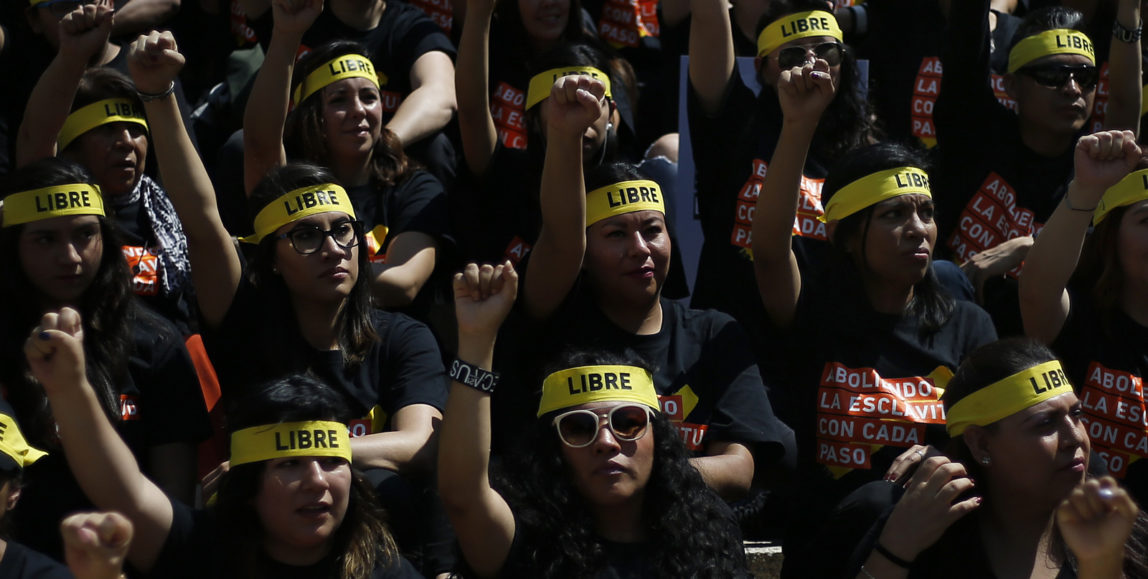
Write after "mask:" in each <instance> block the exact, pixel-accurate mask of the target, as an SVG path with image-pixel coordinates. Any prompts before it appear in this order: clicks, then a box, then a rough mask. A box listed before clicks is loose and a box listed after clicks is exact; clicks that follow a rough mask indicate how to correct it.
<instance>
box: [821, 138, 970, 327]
mask: <svg viewBox="0 0 1148 579" xmlns="http://www.w3.org/2000/svg"><path fill="white" fill-rule="evenodd" d="M896 167H917V168H920V169H926V170H927V168H928V165H927V164H926V163H925V162H924V159H923V158H921V156H920V155H919V154H917V153H916V152H915V151H913V150H912V149H909V148H908V147H905V146H904V145H899V144H896V143H879V144H876V145H870V146H868V147H864V148H861V149H858V150H856V151H853V152H850V153H849V154H847V155H845V156H844V157H842V158H841V160H840V161H838V163H837V164H836V165H834V167H833V169H832V170H830V172H829V176H828V177H827V178H826V179H825V186H824V187H823V188H822V190H821V201H822V204H827V203H828V202H829V200H830V199H832V198H833V195H834V194H836V193H837V192H838V191H840V190H841V189H842V188H844V187H845V186H846V185H848V184H850V183H852V182H854V181H856V180H858V179H860V178H862V177H865V176H866V175H870V174H872V173H876V172H878V171H884V170H887V169H894V168H896ZM872 216H873V207H872V206H870V207H867V208H865V209H863V210H861V211H858V212H857V213H854V214H852V215H850V216H848V217H846V218H844V219H842V220H841V221H839V222H838V223H837V229H836V230H835V231H834V232H833V238H832V239H830V241H831V242H832V244H833V248H834V250H833V252H832V254H831V256H832V257H831V259H830V260H829V263H828V264H827V265H828V267H829V268H832V271H833V272H834V273H841V272H844V273H845V274H846V275H847V276H850V277H853V278H855V279H858V280H859V279H860V277H859V274H860V273H861V272H859V271H857V267H856V265H855V264H854V261H853V259H851V257H850V256H849V254H847V253H846V252H845V247H846V244H847V242H848V240H849V239H850V238H852V237H853V236H859V238H860V239H861V248H860V252H861V255H862V256H864V255H865V243H866V238H867V237H868V234H869V225H870V223H871V221H872V219H871V218H872ZM933 249H934V251H935V250H936V248H935V247H934V248H933ZM837 285H838V286H839V287H843V288H844V287H850V288H852V287H857V286H854V285H851V284H847V283H845V284H837ZM855 299H856V298H855ZM954 307H955V304H954V302H953V298H952V297H951V296H950V295H949V294H948V292H946V291H945V289H944V288H943V287H942V286H941V282H940V281H939V280H938V279H937V274H936V272H934V270H933V266H932V263H931V262H930V264H929V268H928V270H927V271H926V272H925V277H924V278H923V279H921V281H919V282H917V284H916V285H915V286H913V299H912V301H910V302H909V305H908V307H907V308H906V310H905V314H906V315H908V316H912V317H917V318H919V319H920V322H921V329H922V331H924V332H926V333H933V332H936V331H937V330H940V329H941V327H942V326H944V325H945V323H946V322H948V321H949V318H950V317H951V316H952V314H953V308H954Z"/></svg>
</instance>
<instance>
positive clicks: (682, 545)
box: [439, 264, 745, 577]
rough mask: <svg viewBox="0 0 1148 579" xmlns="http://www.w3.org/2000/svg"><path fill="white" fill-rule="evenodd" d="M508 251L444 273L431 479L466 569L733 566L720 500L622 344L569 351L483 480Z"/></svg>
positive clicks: (578, 572) (513, 282)
mask: <svg viewBox="0 0 1148 579" xmlns="http://www.w3.org/2000/svg"><path fill="white" fill-rule="evenodd" d="M517 281H518V279H517V275H516V274H515V272H514V269H513V268H512V267H511V266H510V265H509V264H504V265H499V266H497V267H491V266H489V265H485V266H482V267H481V268H480V267H478V266H477V265H474V264H471V265H469V266H467V268H466V269H465V271H464V272H463V273H460V274H458V275H456V276H455V282H454V291H455V306H456V312H457V316H458V325H459V350H458V360H457V361H456V362H455V363H454V364H453V366H452V373H451V374H452V377H453V378H454V380H455V381H454V382H453V383H452V385H451V392H450V397H449V399H448V401H447V406H448V410H447V412H448V414H449V415H450V420H449V421H446V422H444V424H443V429H442V441H441V442H442V444H441V445H440V447H439V449H440V451H439V488H440V492H441V493H442V496H443V499H444V501H445V502H446V503H447V510H448V513H449V514H450V517H451V521H452V522H453V523H454V527H455V530H456V532H457V534H458V539H459V544H460V545H461V547H462V553H463V556H464V558H465V560H466V563H467V564H468V566H469V567H470V570H471V571H472V572H473V573H474V575H476V576H478V577H538V576H541V577H597V576H602V577H612V576H626V577H703V576H704V577H741V576H744V575H745V573H744V565H745V563H744V554H743V550H742V547H741V541H740V537H739V534H738V531H737V526H736V525H735V524H734V522H733V520H732V515H731V513H730V512H729V510H728V509H727V508H726V507H725V506H724V505H723V504H722V502H721V500H720V499H718V498H717V496H716V495H715V494H713V493H712V492H711V491H709V490H708V489H707V488H706V486H705V483H704V482H703V481H702V479H701V477H700V476H699V475H698V472H697V471H696V470H695V469H694V468H693V467H692V466H690V464H689V462H687V459H686V457H687V454H686V449H685V448H684V447H683V445H682V444H681V442H680V440H679V439H678V436H677V434H676V433H675V431H674V429H673V427H672V426H671V423H670V422H669V420H668V419H667V417H666V416H665V415H663V414H662V413H661V412H659V411H658V399H657V395H656V394H655V392H654V385H653V377H652V376H651V374H650V373H649V371H648V370H646V369H645V368H642V367H639V366H635V365H634V363H633V361H632V359H630V358H627V356H626V355H624V354H622V355H619V354H605V355H596V354H588V353H581V354H574V355H570V356H567V357H566V358H565V359H563V360H562V361H561V363H559V364H556V365H555V367H554V371H553V372H551V373H550V374H549V375H548V376H547V377H546V379H545V380H544V382H543V384H542V400H541V404H540V405H539V407H538V409H537V416H538V419H537V420H536V421H535V422H534V424H533V428H531V429H530V430H529V431H528V433H527V434H526V435H525V438H524V442H525V443H526V444H527V446H529V447H530V449H531V451H530V452H529V453H522V454H520V455H517V459H515V457H507V461H506V463H505V466H506V471H505V472H504V473H502V472H500V473H497V475H496V476H495V478H494V479H493V480H494V484H493V486H492V484H491V480H492V479H491V477H490V464H489V449H490V429H491V419H490V394H491V393H492V392H493V391H494V390H495V387H496V386H497V381H498V376H497V375H494V374H492V373H491V372H490V370H491V363H492V352H493V349H494V338H495V335H496V334H497V333H498V330H499V327H500V325H501V324H502V322H503V320H504V319H505V318H506V316H507V314H508V313H509V311H510V309H511V307H512V306H513V304H514V299H515V294H516V292H517V287H516V286H517Z"/></svg>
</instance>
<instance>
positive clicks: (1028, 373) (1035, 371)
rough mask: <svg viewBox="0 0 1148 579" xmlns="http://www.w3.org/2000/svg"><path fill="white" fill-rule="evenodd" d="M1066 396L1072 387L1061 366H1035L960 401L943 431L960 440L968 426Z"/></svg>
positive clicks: (1000, 417) (988, 421)
mask: <svg viewBox="0 0 1148 579" xmlns="http://www.w3.org/2000/svg"><path fill="white" fill-rule="evenodd" d="M1069 392H1072V384H1070V383H1069V382H1068V377H1067V376H1065V375H1064V369H1062V368H1061V367H1060V362H1058V361H1056V360H1052V361H1051V362H1045V363H1043V364H1038V365H1036V366H1033V367H1032V368H1028V369H1026V370H1022V371H1020V372H1017V373H1016V374H1013V375H1012V376H1009V377H1007V378H1004V379H1002V380H998V381H996V382H993V383H992V384H989V385H988V386H985V387H984V388H981V389H980V390H977V391H976V392H973V393H972V394H969V395H968V396H965V397H964V398H962V399H961V400H960V402H957V403H956V404H954V405H953V407H952V408H950V409H949V412H948V416H947V419H946V421H945V429H946V430H948V431H949V436H960V435H961V433H963V432H964V431H965V429H966V428H968V427H969V426H972V425H976V426H987V425H989V424H992V423H994V422H996V421H998V420H1000V419H1002V418H1005V417H1006V416H1012V415H1013V414H1016V413H1017V412H1020V411H1021V410H1024V409H1025V408H1028V407H1029V406H1033V405H1036V404H1039V403H1041V402H1044V401H1045V400H1048V399H1049V398H1055V397H1057V396H1060V395H1061V394H1068V393H1069Z"/></svg>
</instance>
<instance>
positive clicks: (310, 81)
mask: <svg viewBox="0 0 1148 579" xmlns="http://www.w3.org/2000/svg"><path fill="white" fill-rule="evenodd" d="M345 78H365V79H368V80H370V81H371V82H373V83H375V88H378V86H379V76H378V74H377V73H376V71H375V65H374V64H372V63H371V60H370V59H369V58H367V57H365V56H363V55H361V54H344V55H342V56H339V57H336V58H332V59H331V60H329V61H327V62H326V64H324V65H323V66H320V67H319V68H316V69H315V70H313V71H311V74H308V75H307V78H305V79H303V82H301V83H299V86H297V87H295V92H293V93H292V100H293V101H294V103H295V104H296V105H298V104H299V103H301V102H303V101H304V100H306V99H307V97H309V96H311V95H313V94H315V93H316V92H318V91H320V90H322V89H323V87H325V86H327V85H330V84H333V83H336V82H339V81H340V80H343V79H345Z"/></svg>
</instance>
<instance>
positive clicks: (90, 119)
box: [56, 99, 147, 151]
mask: <svg viewBox="0 0 1148 579" xmlns="http://www.w3.org/2000/svg"><path fill="white" fill-rule="evenodd" d="M108 123H135V124H137V125H140V126H142V127H143V128H144V130H145V131H146V130H147V119H146V118H145V117H144V111H143V107H142V106H141V105H139V104H137V103H133V102H132V101H130V100H128V99H104V100H102V101H96V102H94V103H92V104H90V105H87V106H83V107H80V108H78V109H76V110H74V111H72V113H71V114H69V115H68V118H67V119H66V120H65V121H64V126H63V127H61V128H60V134H59V135H58V136H57V137H56V149H57V150H59V151H63V150H64V149H66V148H67V147H68V145H70V144H72V141H74V140H76V138H77V137H79V136H80V135H82V134H84V133H86V132H88V131H90V130H92V129H94V128H96V127H98V126H100V125H106V124H108Z"/></svg>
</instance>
